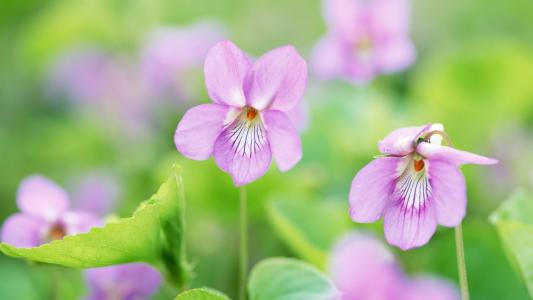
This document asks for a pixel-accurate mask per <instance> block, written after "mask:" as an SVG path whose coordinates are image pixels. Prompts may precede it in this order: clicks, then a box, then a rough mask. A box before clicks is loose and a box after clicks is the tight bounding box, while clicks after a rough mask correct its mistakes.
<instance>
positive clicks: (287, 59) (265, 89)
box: [174, 41, 307, 186]
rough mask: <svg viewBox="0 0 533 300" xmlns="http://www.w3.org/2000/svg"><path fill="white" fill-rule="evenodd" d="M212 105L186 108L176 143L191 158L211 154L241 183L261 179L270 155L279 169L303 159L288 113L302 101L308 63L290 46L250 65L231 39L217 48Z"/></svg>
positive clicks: (211, 69) (210, 80)
mask: <svg viewBox="0 0 533 300" xmlns="http://www.w3.org/2000/svg"><path fill="white" fill-rule="evenodd" d="M204 71H205V82H206V86H207V91H208V93H209V96H210V98H211V99H212V100H213V102H214V103H212V104H202V105H198V106H195V107H193V108H191V109H190V110H188V111H187V112H186V113H185V115H184V116H183V118H182V120H181V121H180V123H179V124H178V127H177V129H176V134H175V137H174V141H175V143H176V147H177V149H178V151H179V152H180V153H181V154H183V155H184V156H186V157H188V158H190V159H196V160H205V159H208V158H209V157H210V156H211V154H213V156H214V158H215V162H216V163H217V165H218V166H219V167H220V168H221V169H222V170H224V171H225V172H227V173H229V174H230V175H231V176H232V178H233V182H234V184H235V185H237V186H241V185H244V184H247V183H250V182H252V181H254V180H256V179H257V178H259V177H261V176H262V175H263V174H264V173H265V172H266V171H267V170H268V167H269V166H270V162H271V160H272V156H274V158H275V159H276V162H277V165H278V167H279V169H280V170H281V171H287V170H289V169H290V168H292V167H293V166H294V165H295V164H296V163H297V162H298V161H299V160H300V159H301V157H302V146H301V141H300V137H299V136H298V132H297V130H296V128H295V125H293V123H292V122H291V121H290V119H289V117H288V116H287V114H288V113H289V112H290V111H291V110H292V109H293V108H294V107H296V106H297V105H298V103H299V102H300V100H301V99H302V96H303V93H304V90H305V85H306V79H307V66H306V63H305V61H304V60H303V58H302V57H301V56H300V55H299V54H298V52H297V51H296V50H295V49H294V48H293V47H291V46H285V47H281V48H276V49H274V50H272V51H270V52H268V53H266V54H265V55H263V56H261V57H260V58H259V59H257V60H256V61H255V63H253V64H252V62H251V61H250V59H249V58H248V57H247V56H246V54H245V53H244V52H242V51H241V50H240V49H239V48H238V47H237V46H235V45H234V44H233V43H231V42H230V41H223V42H220V43H218V44H217V45H216V46H214V47H213V48H212V49H211V50H210V51H209V53H208V54H207V58H206V61H205V66H204Z"/></svg>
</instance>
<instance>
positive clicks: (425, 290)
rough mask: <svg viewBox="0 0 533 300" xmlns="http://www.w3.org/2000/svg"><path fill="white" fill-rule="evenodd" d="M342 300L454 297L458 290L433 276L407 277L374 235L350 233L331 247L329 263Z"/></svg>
mask: <svg viewBox="0 0 533 300" xmlns="http://www.w3.org/2000/svg"><path fill="white" fill-rule="evenodd" d="M329 270H330V274H331V277H332V280H333V282H334V283H335V285H336V286H337V288H338V289H339V290H340V291H341V293H342V298H341V299H342V300H365V299H374V300H418V299H433V300H456V299H459V294H458V292H457V289H456V288H455V287H454V286H453V285H451V284H450V283H448V282H447V281H445V280H442V279H437V278H435V277H432V276H418V277H415V278H414V279H411V278H408V277H407V276H406V275H405V274H404V273H403V271H402V269H401V267H400V265H399V264H398V262H397V261H396V259H395V258H394V256H393V255H392V253H390V251H389V250H388V249H387V248H386V247H385V246H384V245H383V244H382V243H381V242H379V241H378V240H377V239H376V238H374V237H373V236H371V235H367V234H361V233H350V234H348V235H346V236H345V237H344V238H343V239H341V240H340V241H339V242H338V243H337V244H336V246H335V247H334V249H333V252H332V255H331V258H330V266H329Z"/></svg>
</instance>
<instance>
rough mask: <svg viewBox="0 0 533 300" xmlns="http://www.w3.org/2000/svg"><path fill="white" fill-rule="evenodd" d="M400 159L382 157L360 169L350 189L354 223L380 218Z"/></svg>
mask: <svg viewBox="0 0 533 300" xmlns="http://www.w3.org/2000/svg"><path fill="white" fill-rule="evenodd" d="M399 162H400V158H397V157H382V158H377V159H375V160H373V161H371V162H370V163H369V164H368V165H366V166H365V167H364V168H362V169H361V170H360V171H359V172H358V173H357V175H355V178H354V179H353V181H352V187H351V189H350V196H349V198H350V216H351V217H352V219H353V220H354V221H356V222H361V223H369V222H374V221H376V220H377V219H379V218H380V217H381V214H382V212H383V209H384V208H385V205H386V204H387V201H388V200H389V198H390V197H391V194H392V191H393V189H394V184H395V179H396V177H397V174H396V168H397V166H398V163H399Z"/></svg>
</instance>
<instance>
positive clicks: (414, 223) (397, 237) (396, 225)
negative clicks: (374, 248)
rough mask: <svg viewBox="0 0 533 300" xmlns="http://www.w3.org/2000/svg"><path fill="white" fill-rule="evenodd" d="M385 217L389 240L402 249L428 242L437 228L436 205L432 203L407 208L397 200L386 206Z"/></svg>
mask: <svg viewBox="0 0 533 300" xmlns="http://www.w3.org/2000/svg"><path fill="white" fill-rule="evenodd" d="M383 218H384V223H383V224H384V230H385V238H386V239H387V242H388V243H389V244H391V245H394V246H397V247H400V248H401V249H402V250H409V249H412V248H415V247H420V246H422V245H424V244H426V243H427V242H428V241H429V239H430V238H431V236H433V233H435V230H436V229H437V220H436V217H435V212H434V207H433V206H432V205H431V204H430V203H426V205H424V206H421V207H420V208H415V207H411V208H408V209H405V208H404V207H402V204H401V202H400V201H396V203H393V204H391V205H388V206H387V207H386V208H385V211H384V216H383Z"/></svg>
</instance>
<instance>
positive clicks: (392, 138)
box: [378, 125, 430, 156]
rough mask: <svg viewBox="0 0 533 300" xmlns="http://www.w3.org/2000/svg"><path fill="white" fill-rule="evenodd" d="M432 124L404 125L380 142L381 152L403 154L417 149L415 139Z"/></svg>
mask: <svg viewBox="0 0 533 300" xmlns="http://www.w3.org/2000/svg"><path fill="white" fill-rule="evenodd" d="M429 126H430V125H423V126H413V127H404V128H399V129H396V130H394V131H393V132H391V133H389V134H388V135H387V136H386V137H385V138H384V139H382V140H381V141H379V142H378V148H379V151H380V152H381V153H385V154H391V155H399V156H403V155H406V154H408V153H411V152H413V151H414V150H415V148H414V140H415V138H416V137H417V135H419V134H420V133H421V132H422V131H423V130H424V129H426V128H429Z"/></svg>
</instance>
